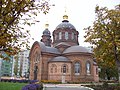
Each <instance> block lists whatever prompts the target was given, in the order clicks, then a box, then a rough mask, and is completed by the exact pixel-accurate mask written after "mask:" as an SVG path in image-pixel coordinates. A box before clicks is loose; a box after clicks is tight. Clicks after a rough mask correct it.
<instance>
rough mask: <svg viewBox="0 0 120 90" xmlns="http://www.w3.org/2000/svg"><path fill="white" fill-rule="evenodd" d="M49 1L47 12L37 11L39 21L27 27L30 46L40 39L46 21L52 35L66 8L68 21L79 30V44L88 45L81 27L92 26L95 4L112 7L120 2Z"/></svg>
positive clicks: (116, 0) (112, 0)
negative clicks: (45, 13) (29, 34)
mask: <svg viewBox="0 0 120 90" xmlns="http://www.w3.org/2000/svg"><path fill="white" fill-rule="evenodd" d="M49 3H50V5H51V7H50V10H49V13H48V14H47V15H44V14H43V13H42V12H41V13H39V14H38V16H37V19H38V20H40V22H39V23H36V24H35V25H33V26H31V27H29V28H30V33H31V37H32V38H34V40H30V46H32V44H33V43H34V42H35V41H40V40H41V36H42V32H43V31H44V30H45V24H46V23H48V24H49V28H48V29H49V30H50V32H51V36H52V32H53V31H54V30H55V28H56V27H57V26H58V25H59V24H60V23H61V22H62V20H63V18H62V17H63V15H64V14H65V9H66V14H67V15H68V20H69V22H70V23H71V24H72V25H74V26H75V28H76V30H77V31H78V32H79V38H78V41H79V44H80V46H85V47H89V46H90V44H89V43H86V42H84V40H85V38H84V35H85V31H84V30H83V29H84V28H86V27H88V26H92V23H93V21H94V20H95V7H96V5H98V6H100V7H108V8H109V9H112V8H114V7H115V6H116V5H118V4H120V0H50V2H49ZM53 4H55V6H52V5H53Z"/></svg>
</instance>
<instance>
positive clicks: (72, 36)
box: [72, 32, 74, 40]
mask: <svg viewBox="0 0 120 90" xmlns="http://www.w3.org/2000/svg"><path fill="white" fill-rule="evenodd" d="M73 39H74V33H73V32H72V40H73Z"/></svg>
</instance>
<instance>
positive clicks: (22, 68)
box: [13, 50, 29, 77]
mask: <svg viewBox="0 0 120 90" xmlns="http://www.w3.org/2000/svg"><path fill="white" fill-rule="evenodd" d="M28 56H29V50H23V51H21V52H19V54H18V55H16V56H14V64H13V74H14V75H16V76H17V77H20V76H22V77H26V75H27V74H28V72H29V58H28Z"/></svg>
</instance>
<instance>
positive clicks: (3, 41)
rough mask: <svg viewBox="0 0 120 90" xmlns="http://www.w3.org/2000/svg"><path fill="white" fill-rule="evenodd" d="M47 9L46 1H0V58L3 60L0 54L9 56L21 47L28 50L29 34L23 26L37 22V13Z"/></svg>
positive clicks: (45, 11)
mask: <svg viewBox="0 0 120 90" xmlns="http://www.w3.org/2000/svg"><path fill="white" fill-rule="evenodd" d="M49 9H50V8H49V3H48V1H46V0H0V57H2V58H5V57H4V56H3V55H2V54H1V53H2V52H5V53H6V54H7V55H9V56H10V55H14V54H16V53H17V52H18V51H19V50H20V48H21V47H27V48H29V45H28V43H29V38H30V33H29V30H27V29H26V28H24V26H25V25H29V26H31V25H32V24H34V23H35V22H38V21H37V20H35V16H37V13H39V12H43V13H44V14H46V13H48V11H49ZM31 22H32V23H31Z"/></svg>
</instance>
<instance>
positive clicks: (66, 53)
mask: <svg viewBox="0 0 120 90" xmlns="http://www.w3.org/2000/svg"><path fill="white" fill-rule="evenodd" d="M48 25H49V24H46V28H45V30H44V31H43V35H42V39H41V41H40V42H38V41H35V42H34V44H33V45H32V48H31V51H30V55H29V58H30V76H29V77H30V79H31V80H36V79H37V80H40V81H41V80H48V81H50V80H54V81H60V82H63V83H64V82H98V81H99V76H98V66H97V63H96V62H95V61H94V59H93V53H92V52H91V51H90V50H89V49H87V48H85V47H82V46H79V42H78V35H79V32H78V31H77V30H76V28H75V27H74V26H73V25H72V24H71V23H70V22H69V20H68V16H67V15H64V16H63V21H62V22H61V23H60V24H59V25H58V26H57V27H56V28H55V30H54V31H53V33H52V35H53V39H51V33H50V31H49V29H48ZM52 40H53V41H52Z"/></svg>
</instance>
